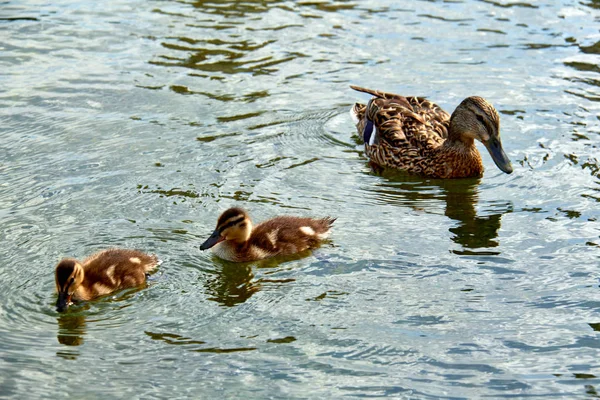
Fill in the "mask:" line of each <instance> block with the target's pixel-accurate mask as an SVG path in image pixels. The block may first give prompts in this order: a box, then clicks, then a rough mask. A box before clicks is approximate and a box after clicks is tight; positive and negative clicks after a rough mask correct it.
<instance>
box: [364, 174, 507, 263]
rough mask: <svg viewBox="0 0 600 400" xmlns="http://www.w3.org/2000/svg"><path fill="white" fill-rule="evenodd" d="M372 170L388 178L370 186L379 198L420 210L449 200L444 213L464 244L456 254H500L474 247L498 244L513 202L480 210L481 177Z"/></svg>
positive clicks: (495, 204)
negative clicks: (438, 176)
mask: <svg viewBox="0 0 600 400" xmlns="http://www.w3.org/2000/svg"><path fill="white" fill-rule="evenodd" d="M373 171H374V172H375V173H376V174H378V175H380V176H382V177H384V178H386V180H385V181H382V182H380V183H379V184H378V185H374V186H372V187H371V188H369V190H370V191H374V192H376V193H377V198H378V199H379V200H382V201H385V202H386V203H396V204H401V205H403V206H409V207H412V208H415V209H418V210H421V209H427V206H428V205H429V204H431V203H432V201H434V202H435V203H437V201H439V200H441V201H444V202H445V203H446V209H445V213H444V215H446V216H447V217H448V218H450V219H452V220H454V221H456V222H457V224H456V225H455V226H453V227H451V228H450V229H449V231H450V232H451V233H452V234H453V235H452V237H451V239H452V241H453V242H454V243H456V244H458V245H460V246H461V249H462V250H454V251H453V252H454V253H456V254H461V255H464V254H485V255H497V254H500V253H499V252H497V251H484V252H482V251H477V252H475V251H473V250H474V249H480V248H494V247H498V245H499V243H498V240H497V238H498V231H499V230H500V226H501V220H502V215H504V214H507V213H509V212H512V204H511V203H510V202H502V201H498V202H493V203H491V204H490V206H488V207H487V209H486V212H485V214H484V215H479V214H478V212H477V208H476V207H477V203H478V201H479V184H480V183H481V179H480V178H472V179H452V180H443V179H426V178H421V177H416V176H412V175H407V174H404V173H399V172H396V171H390V170H382V169H381V168H374V169H373Z"/></svg>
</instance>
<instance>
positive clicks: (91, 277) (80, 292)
mask: <svg viewBox="0 0 600 400" xmlns="http://www.w3.org/2000/svg"><path fill="white" fill-rule="evenodd" d="M158 264H159V260H158V258H157V257H156V256H155V255H148V254H145V253H142V252H141V251H138V250H127V249H109V250H103V251H100V252H98V253H96V254H93V255H91V256H90V257H88V258H86V259H85V260H84V261H83V263H80V262H79V261H77V260H75V259H73V258H65V259H62V260H61V261H60V262H59V263H58V264H57V265H56V270H55V278H56V291H57V292H58V301H57V302H56V310H57V311H59V312H61V311H64V310H66V308H67V307H68V306H69V305H71V304H72V302H71V300H73V299H74V300H91V299H93V298H95V297H98V296H103V295H106V294H109V293H111V292H114V291H116V290H120V289H125V288H130V287H136V286H140V285H142V284H143V283H145V282H146V274H147V273H149V272H150V271H152V270H153V269H154V268H156V266H157V265H158Z"/></svg>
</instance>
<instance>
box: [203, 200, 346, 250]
mask: <svg viewBox="0 0 600 400" xmlns="http://www.w3.org/2000/svg"><path fill="white" fill-rule="evenodd" d="M334 221H335V218H330V217H325V218H322V219H313V218H302V217H288V216H281V217H275V218H272V219H270V220H268V221H265V222H262V223H260V224H258V225H257V226H255V227H253V226H252V221H251V220H250V217H249V216H248V213H247V212H246V211H245V210H243V209H241V208H237V207H235V208H230V209H228V210H226V211H225V212H223V213H222V214H221V216H220V217H219V220H218V221H217V228H216V229H215V231H214V232H213V234H212V235H211V236H210V237H209V238H208V239H207V240H206V241H205V242H204V243H202V245H201V246H200V250H206V249H210V248H211V247H213V246H214V247H213V252H214V253H215V254H216V255H217V257H219V258H222V259H224V260H228V261H235V262H245V261H256V260H262V259H264V258H268V257H273V256H277V255H292V254H296V253H299V252H302V251H304V250H306V249H309V248H312V247H316V246H317V245H318V244H319V243H320V242H321V241H322V240H323V239H325V238H327V236H329V233H330V229H331V225H332V224H333V222H334Z"/></svg>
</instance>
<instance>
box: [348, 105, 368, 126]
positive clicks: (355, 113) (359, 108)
mask: <svg viewBox="0 0 600 400" xmlns="http://www.w3.org/2000/svg"><path fill="white" fill-rule="evenodd" d="M365 109H366V106H365V105H364V104H360V103H356V104H354V105H353V106H352V108H350V118H352V122H354V125H358V123H359V122H360V121H361V120H362V119H363V117H364V116H365Z"/></svg>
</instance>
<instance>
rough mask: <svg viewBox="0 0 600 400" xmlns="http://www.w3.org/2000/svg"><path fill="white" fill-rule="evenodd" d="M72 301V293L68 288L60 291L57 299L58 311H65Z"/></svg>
mask: <svg viewBox="0 0 600 400" xmlns="http://www.w3.org/2000/svg"><path fill="white" fill-rule="evenodd" d="M71 304H73V302H71V295H70V294H69V293H68V291H67V290H65V291H60V292H58V300H57V301H56V311H58V312H63V311H65V310H66V309H67V307H69V306H70V305H71Z"/></svg>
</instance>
